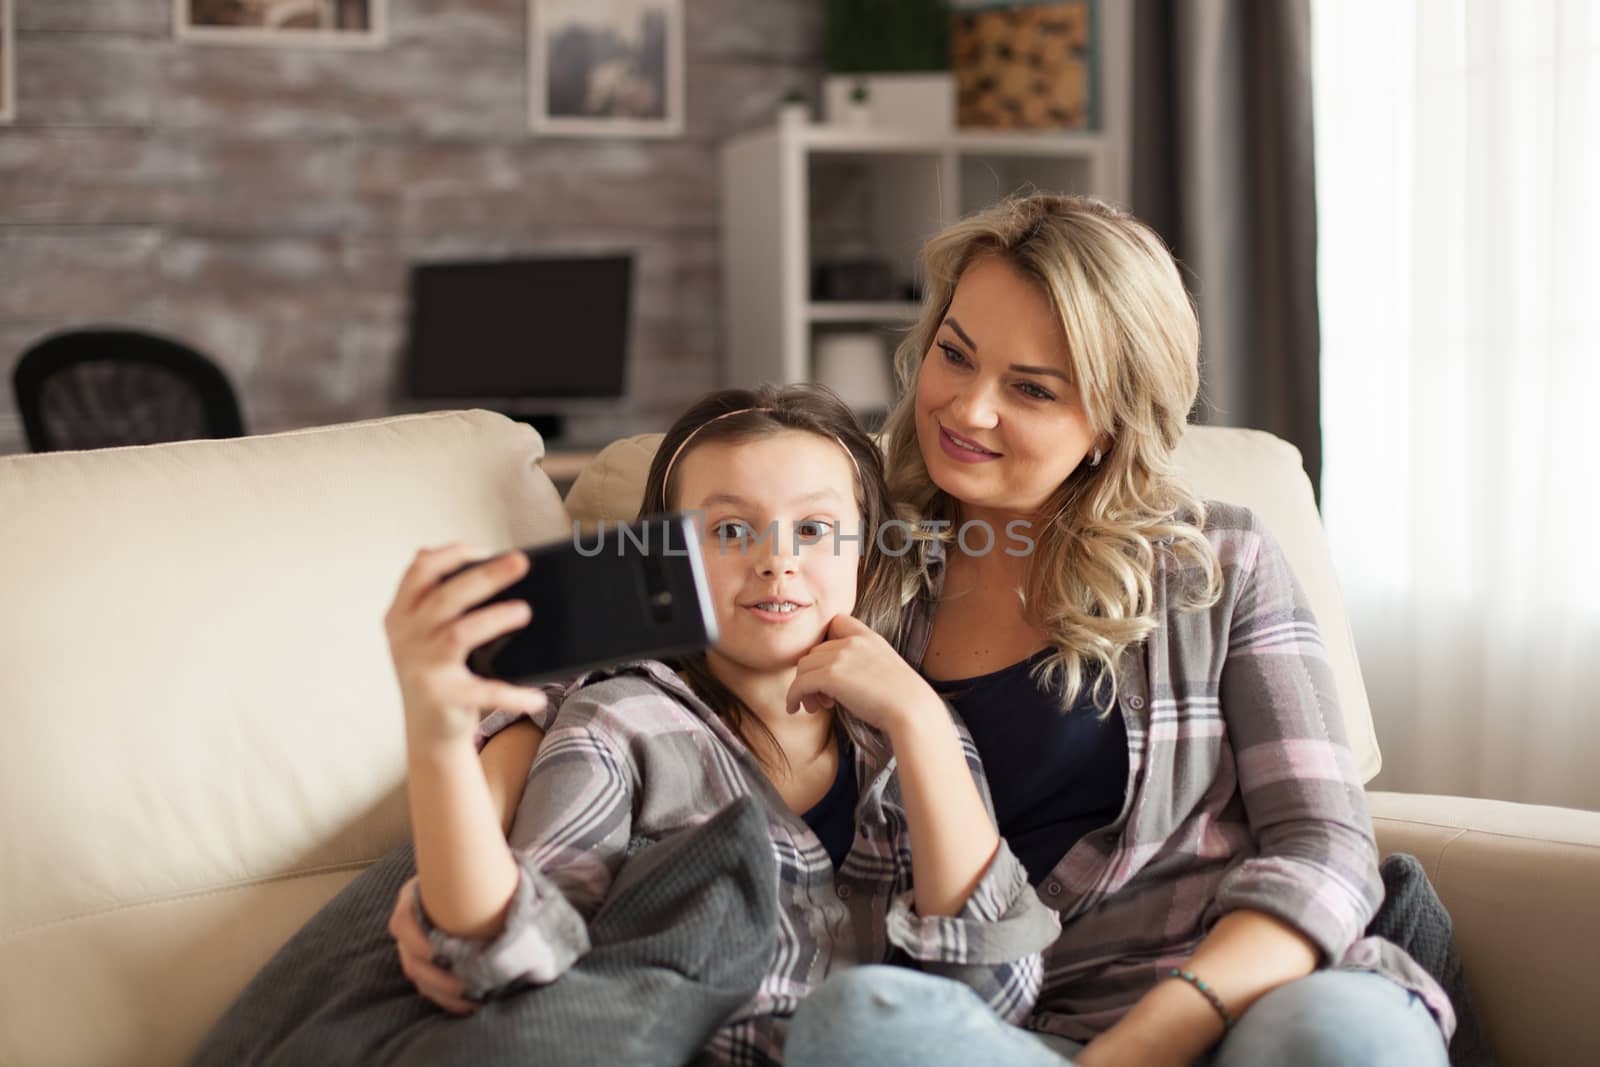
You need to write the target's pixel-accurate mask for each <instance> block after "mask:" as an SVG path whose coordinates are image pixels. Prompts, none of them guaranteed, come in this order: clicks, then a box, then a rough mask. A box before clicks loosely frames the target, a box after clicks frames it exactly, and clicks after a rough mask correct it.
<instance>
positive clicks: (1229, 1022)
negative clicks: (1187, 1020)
mask: <svg viewBox="0 0 1600 1067" xmlns="http://www.w3.org/2000/svg"><path fill="white" fill-rule="evenodd" d="M1167 977H1168V978H1181V979H1183V980H1184V981H1185V982H1188V983H1189V984H1190V985H1192V986H1194V987H1195V988H1196V989H1198V990H1200V995H1201V996H1203V997H1205V998H1206V999H1207V1000H1208V1001H1210V1002H1211V1006H1212V1007H1213V1008H1215V1009H1217V1014H1218V1015H1220V1016H1222V1032H1223V1033H1227V1032H1228V1031H1229V1030H1232V1029H1233V1016H1231V1015H1229V1014H1228V1009H1227V1008H1225V1007H1223V1006H1222V998H1221V997H1219V996H1217V993H1216V990H1214V989H1212V988H1211V987H1210V986H1208V985H1206V983H1205V979H1203V978H1201V977H1199V976H1198V975H1196V974H1195V973H1194V972H1192V971H1181V970H1179V969H1178V968H1176V967H1174V968H1172V969H1171V970H1170V971H1168V972H1167Z"/></svg>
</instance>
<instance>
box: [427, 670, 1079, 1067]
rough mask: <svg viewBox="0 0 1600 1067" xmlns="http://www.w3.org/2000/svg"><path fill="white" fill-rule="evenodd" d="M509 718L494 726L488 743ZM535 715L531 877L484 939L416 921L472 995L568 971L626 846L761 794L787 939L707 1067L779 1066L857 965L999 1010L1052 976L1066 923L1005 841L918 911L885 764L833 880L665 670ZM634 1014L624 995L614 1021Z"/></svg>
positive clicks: (528, 843) (743, 754)
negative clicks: (812, 1010) (789, 1026)
mask: <svg viewBox="0 0 1600 1067" xmlns="http://www.w3.org/2000/svg"><path fill="white" fill-rule="evenodd" d="M597 677H599V678H600V680H599V681H596V680H595V679H596V678H597ZM552 706H554V702H553V705H552ZM516 718H517V716H516V715H514V714H507V713H496V714H494V715H491V716H490V717H489V718H487V719H485V720H484V723H483V724H482V725H481V726H480V728H479V731H478V733H479V744H480V746H481V744H482V743H483V742H484V741H485V740H487V738H488V737H490V736H492V735H493V734H494V733H496V732H497V731H498V730H500V729H503V728H504V727H505V726H507V725H509V724H510V723H511V722H514V721H515V720H516ZM542 718H543V719H544V720H545V721H544V722H543V723H541V725H543V726H546V727H547V733H546V735H545V738H544V742H543V744H541V745H540V748H539V755H538V757H537V758H536V760H535V762H534V772H533V773H531V774H530V777H529V779H528V783H527V786H526V792H525V793H524V795H523V800H522V803H521V805H520V806H519V808H518V810H517V816H516V821H515V823H514V825H513V826H512V830H511V835H510V840H511V845H512V849H513V851H514V853H515V855H516V858H517V860H518V863H519V866H520V868H521V870H520V878H519V884H518V888H517V892H516V895H515V897H514V899H513V901H512V904H511V908H510V910H509V912H508V915H507V917H506V924H505V928H504V930H503V931H502V932H501V934H500V935H499V936H498V937H497V938H495V939H494V940H493V941H490V942H473V941H467V940H464V939H460V938H455V937H450V936H448V935H446V934H444V933H443V932H441V931H439V930H437V929H435V928H433V927H432V925H431V924H430V923H428V922H427V919H426V916H425V915H422V914H420V913H419V919H421V921H422V922H423V928H424V929H425V930H428V931H429V937H430V939H431V940H432V942H433V945H434V948H435V950H436V951H438V952H440V953H442V954H444V955H445V956H447V957H449V959H450V961H451V964H452V968H453V970H454V971H455V973H456V974H458V975H459V976H460V977H461V978H462V979H463V982H464V983H465V985H466V988H467V992H468V993H469V995H474V996H482V995H485V994H487V993H489V992H492V991H495V990H499V989H503V988H505V987H507V986H509V985H511V984H512V983H515V982H532V983H546V982H551V981H554V980H555V979H556V978H558V977H560V975H561V974H562V973H563V972H564V971H565V970H566V969H567V968H568V967H570V966H571V965H572V963H573V962H574V961H575V960H576V959H577V958H578V956H579V955H580V954H581V952H582V951H583V948H584V946H585V945H586V944H587V939H586V937H584V936H583V924H582V920H583V919H585V918H587V917H588V916H590V915H592V914H593V913H594V911H595V909H596V908H597V907H598V906H599V904H600V902H601V900H603V899H604V897H605V895H606V892H607V889H608V887H609V886H610V884H611V881H612V879H613V877H614V876H615V874H616V872H617V870H618V868H619V867H620V866H621V864H622V861H623V859H624V857H625V855H626V854H627V852H628V848H629V842H630V841H632V840H636V839H638V838H641V837H643V838H660V837H664V836H666V835H668V834H671V833H673V832H675V831H678V830H682V829H684V828H686V827H689V826H694V825H697V824H699V823H702V822H704V821H705V820H707V819H709V818H710V817H711V816H712V815H714V814H716V812H718V811H720V810H721V809H722V808H723V807H725V806H726V805H728V804H729V803H731V802H732V801H733V800H735V799H736V798H738V797H740V796H745V795H748V794H756V795H758V796H760V797H762V798H763V799H764V800H765V801H766V804H765V807H766V809H767V812H768V825H769V828H770V830H771V834H772V848H773V851H774V853H775V855H776V858H777V868H778V924H779V936H778V948H777V950H776V952H775V953H774V955H773V959H772V963H771V965H770V969H769V970H768V973H767V975H766V977H765V978H764V979H763V980H762V982H761V985H760V987H759V989H758V990H757V992H756V994H755V996H754V998H753V999H752V1000H751V1001H750V1002H749V1004H747V1005H746V1006H745V1007H744V1008H743V1009H741V1010H740V1011H738V1012H736V1013H735V1014H734V1016H733V1017H732V1018H731V1019H730V1020H729V1021H728V1022H727V1023H725V1024H724V1025H723V1026H722V1027H721V1028H720V1029H719V1030H718V1031H717V1033H716V1034H715V1035H714V1037H713V1038H712V1041H711V1043H710V1044H709V1046H708V1047H707V1050H706V1051H707V1055H706V1056H705V1057H704V1059H705V1060H706V1061H709V1062H713V1063H727V1064H776V1063H780V1062H781V1060H782V1048H783V1040H784V1029H785V1024H786V1023H785V1021H786V1019H787V1017H788V1016H789V1015H791V1014H793V1012H794V1010H795V1008H796V1007H797V1006H798V1005H799V1003H800V1001H801V1000H802V999H803V998H804V997H805V996H806V994H807V993H809V992H810V991H811V990H812V989H813V988H814V987H815V986H816V985H817V984H818V983H820V982H822V981H823V979H825V978H827V977H828V976H829V975H830V974H832V973H833V972H834V971H837V970H840V969H842V968H845V967H849V966H851V965H855V964H864V963H885V962H902V963H904V962H909V963H911V964H913V965H915V966H917V967H919V968H921V969H923V970H926V971H930V972H933V973H938V974H944V975H947V976H949V977H952V978H956V979H959V980H961V981H963V982H965V983H967V984H968V985H969V986H971V987H972V988H973V989H974V990H975V991H976V992H977V993H978V995H979V996H981V997H982V998H983V999H984V1000H985V1001H986V1002H987V1003H988V1004H989V1005H990V1006H991V1007H993V1008H994V1010H995V1011H996V1012H998V1013H999V1014H1000V1015H1001V1016H1002V1017H1004V1018H1006V1019H1009V1020H1011V1021H1013V1022H1021V1021H1022V1020H1024V1019H1026V1018H1027V1017H1028V1014H1029V1012H1030V1011H1031V1010H1032V1007H1033V1002H1034V998H1035V997H1036V996H1037V995H1038V992H1039V988H1040V985H1041V983H1042V980H1043V973H1042V967H1041V964H1040V956H1039V951H1040V949H1042V948H1043V947H1044V946H1045V945H1047V944H1049V943H1050V942H1051V941H1052V940H1053V939H1054V938H1055V935H1056V934H1057V932H1058V930H1059V926H1058V923H1057V921H1056V918H1055V915H1054V913H1052V912H1051V911H1050V910H1049V909H1048V908H1045V907H1043V906H1042V905H1041V904H1040V902H1039V900H1038V898H1037V897H1036V896H1035V895H1034V893H1033V892H1032V891H1031V889H1030V887H1029V885H1028V882H1027V874H1026V872H1025V871H1024V870H1023V867H1022V864H1021V863H1020V862H1019V861H1018V860H1017V859H1016V857H1015V856H1013V855H1012V853H1011V850H1010V849H1009V848H1008V847H1007V846H1006V845H1005V844H1004V843H1002V844H1001V846H1000V849H999V852H998V853H997V854H996V855H995V858H994V860H993V861H992V862H991V863H990V865H989V868H988V869H987V870H986V871H985V873H984V875H983V877H982V879H981V881H980V882H979V883H978V886H977V888H976V889H975V890H974V891H973V894H972V896H971V898H970V899H969V900H968V901H967V903H966V905H965V907H963V908H962V910H961V912H960V913H959V914H958V915H955V916H948V917H940V916H935V917H922V916H919V915H917V914H916V912H915V911H914V910H913V907H912V894H911V841H910V833H909V830H908V829H907V825H906V815H905V809H904V806H903V803H902V801H901V797H900V791H899V779H898V777H897V776H896V775H895V774H894V760H893V759H892V758H890V759H889V760H888V761H887V762H874V758H873V757H871V756H869V755H868V754H866V753H863V752H860V751H857V752H856V754H855V760H856V780H857V781H859V782H860V783H862V788H861V795H860V801H859V803H858V805H857V809H856V816H857V820H856V822H857V825H856V837H855V841H854V842H853V843H852V845H851V848H850V852H849V855H848V856H847V857H846V858H845V860H844V863H843V864H842V865H841V866H840V868H839V870H838V871H837V872H836V871H835V870H834V868H833V864H832V862H831V861H830V860H829V858H828V853H827V851H826V850H825V849H824V848H823V846H822V843H821V842H820V841H819V840H818V839H817V837H816V835H815V834H814V833H812V831H811V830H810V828H809V827H807V826H806V824H805V822H804V821H803V820H802V819H801V818H800V817H799V816H798V815H796V814H795V813H794V812H792V811H791V810H790V809H789V808H788V806H787V805H786V804H785V803H784V802H783V800H782V798H781V797H780V796H779V795H778V793H777V791H776V790H775V789H774V788H773V786H772V783H771V782H770V781H769V780H768V778H767V776H766V775H765V774H764V773H763V772H762V770H761V768H760V766H759V765H758V764H757V763H756V761H755V759H754V757H753V756H752V755H751V754H750V751H749V750H748V749H747V748H746V747H745V745H744V744H743V743H742V742H741V741H740V740H739V739H738V738H737V737H735V736H734V735H733V733H732V732H731V731H730V730H729V729H728V728H727V726H726V725H725V724H724V723H723V722H722V720H721V719H720V718H718V717H717V716H716V714H715V713H713V712H712V711H711V709H710V708H708V707H707V706H706V705H705V704H704V703H703V702H702V701H701V700H700V699H699V698H698V697H697V696H695V694H694V693H693V692H692V691H691V690H690V689H689V687H688V686H687V685H685V684H684V683H683V681H682V680H681V679H679V677H678V676H677V674H676V673H674V672H673V671H672V670H671V669H670V668H668V667H667V666H665V665H664V664H661V663H656V662H646V663H641V664H634V665H631V666H630V667H628V668H625V669H623V670H621V671H618V672H611V673H609V676H602V675H590V676H588V677H587V678H585V679H580V680H579V681H578V682H575V683H573V684H572V685H571V686H570V687H568V688H567V689H566V691H565V695H564V698H563V699H562V700H561V701H560V704H559V711H558V712H557V713H556V714H555V717H554V722H553V723H551V722H550V721H549V719H550V716H549V714H548V713H547V714H546V715H544V716H542ZM953 728H954V729H957V730H958V731H959V732H960V734H961V743H962V747H963V749H964V751H965V754H966V758H967V763H968V765H969V767H970V768H971V770H972V775H973V778H974V779H975V780H976V781H977V782H978V785H979V789H980V791H981V792H982V793H983V797H984V802H985V804H986V805H987V804H989V796H988V790H987V788H986V786H985V785H984V781H983V775H982V770H981V767H980V765H979V763H978V757H977V753H976V751H975V750H974V749H973V746H972V741H971V739H970V738H969V737H968V736H967V734H966V731H965V729H964V728H961V727H960V725H959V723H956V724H953ZM990 817H991V818H992V817H993V810H992V808H991V811H990ZM629 1007H630V1006H627V1005H618V1011H619V1014H620V1013H621V1012H623V1011H625V1010H627V1009H628V1008H629Z"/></svg>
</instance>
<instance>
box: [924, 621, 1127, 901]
mask: <svg viewBox="0 0 1600 1067" xmlns="http://www.w3.org/2000/svg"><path fill="white" fill-rule="evenodd" d="M1050 652H1051V649H1049V648H1042V649H1040V650H1039V651H1038V652H1035V653H1034V654H1033V655H1031V656H1029V657H1028V658H1027V659H1025V660H1023V661H1022V662H1020V663H1013V664H1012V665H1011V666H1009V667H1002V668H1000V669H999V670H997V671H993V672H991V673H989V674H981V675H978V676H977V677H976V678H952V679H948V680H943V681H939V680H935V679H932V678H929V679H928V684H930V685H932V686H933V688H934V690H935V691H936V692H938V693H939V695H940V696H942V697H944V698H945V699H946V700H948V701H949V702H950V703H951V705H952V706H953V707H954V708H955V709H956V711H957V712H959V713H960V715H961V719H962V721H963V722H965V723H966V724H967V729H968V730H969V731H971V733H972V741H973V744H975V745H976V746H977V749H978V755H979V756H981V757H982V758H983V768H984V771H985V773H986V774H987V775H988V778H989V792H990V794H991V795H992V796H993V798H994V813H995V821H996V822H997V823H998V824H999V830H1000V836H1001V837H1003V838H1005V839H1006V843H1007V844H1009V845H1010V846H1011V851H1012V852H1014V853H1016V855H1017V858H1018V859H1020V860H1021V861H1022V865H1023V866H1024V867H1026V868H1027V871H1028V879H1029V881H1031V882H1032V883H1033V884H1034V885H1038V884H1039V883H1040V882H1042V881H1043V880H1044V879H1045V876H1046V875H1048V874H1049V873H1050V872H1051V871H1052V870H1053V869H1054V868H1055V866H1056V864H1057V863H1059V862H1061V857H1062V856H1065V855H1066V854H1067V850H1068V849H1070V848H1071V847H1072V846H1073V845H1075V844H1077V842H1078V839H1079V838H1080V837H1082V836H1083V835H1084V834H1087V833H1089V832H1091V831H1094V830H1098V829H1100V828H1101V827H1102V826H1107V825H1109V824H1111V823H1112V822H1114V821H1116V818H1117V816H1118V815H1120V814H1121V813H1122V801H1123V795H1124V794H1125V793H1126V791H1127V786H1128V731H1127V727H1126V726H1124V724H1123V722H1122V713H1121V711H1120V710H1119V709H1117V708H1112V709H1111V714H1109V715H1105V716H1102V715H1101V714H1100V711H1099V709H1098V708H1096V707H1095V706H1094V701H1093V698H1092V696H1091V695H1090V690H1091V689H1092V688H1093V685H1094V681H1095V679H1096V678H1097V677H1098V673H1097V672H1095V671H1093V670H1092V669H1091V670H1090V671H1087V672H1086V677H1085V682H1084V687H1083V691H1082V692H1081V693H1080V695H1079V697H1078V702H1077V703H1076V704H1075V705H1073V708H1072V710H1071V711H1070V712H1066V713H1063V712H1062V711H1061V709H1060V705H1059V703H1058V701H1057V699H1056V697H1055V696H1054V695H1053V694H1052V693H1049V692H1046V691H1043V690H1041V689H1040V688H1039V686H1038V685H1037V684H1035V683H1034V680H1033V679H1032V678H1031V677H1030V675H1029V672H1031V671H1032V670H1033V668H1034V667H1036V666H1038V665H1039V664H1040V663H1041V662H1042V661H1043V660H1044V659H1045V658H1046V657H1047V656H1048V655H1050ZM924 677H926V675H924Z"/></svg>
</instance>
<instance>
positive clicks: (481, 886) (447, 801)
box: [406, 740, 518, 940]
mask: <svg viewBox="0 0 1600 1067" xmlns="http://www.w3.org/2000/svg"><path fill="white" fill-rule="evenodd" d="M406 766H407V772H408V781H407V795H408V799H409V803H410V808H411V833H412V837H413V839H414V840H415V842H416V853H417V882H418V891H419V892H420V894H421V896H422V903H423V907H424V908H425V909H426V910H427V913H428V918H429V920H430V921H432V923H433V924H434V925H435V926H437V927H438V928H439V929H441V930H443V931H445V932H446V933H448V934H453V935H455V936H457V937H466V938H472V939H475V940H488V939H490V938H493V937H494V936H495V935H497V934H498V933H500V931H501V929H502V928H503V925H504V922H505V915H506V911H507V909H508V907H509V906H510V904H511V900H512V897H513V896H514V895H515V894H516V890H517V879H518V869H517V863H516V860H515V859H514V858H513V857H512V855H511V849H510V847H509V846H508V845H507V844H506V838H505V832H504V830H503V829H502V828H501V821H500V811H499V806H498V805H497V804H496V803H495V800H494V797H493V795H492V793H491V791H490V788H489V784H488V782H487V780H486V779H485V777H484V770H483V768H482V766H480V764H479V762H478V756H477V753H475V752H474V751H473V746H472V743H471V741H470V740H467V741H463V742H461V743H459V744H456V743H452V744H444V745H441V744H438V743H437V742H433V743H425V742H421V741H413V742H411V743H408V745H407V746H406Z"/></svg>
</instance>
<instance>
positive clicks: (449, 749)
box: [406, 712, 477, 760]
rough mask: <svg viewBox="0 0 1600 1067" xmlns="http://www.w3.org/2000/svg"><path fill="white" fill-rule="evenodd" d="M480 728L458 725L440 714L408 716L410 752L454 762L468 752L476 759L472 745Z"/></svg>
mask: <svg viewBox="0 0 1600 1067" xmlns="http://www.w3.org/2000/svg"><path fill="white" fill-rule="evenodd" d="M476 732H477V726H476V725H475V724H473V725H461V726H454V725H450V724H448V723H447V722H446V720H445V717H444V716H442V715H439V714H438V713H432V714H429V715H427V716H414V715H412V714H410V713H409V712H408V713H407V714H406V751H407V752H408V753H410V754H411V755H412V756H413V757H415V758H418V759H426V760H447V759H453V758H455V757H457V756H459V755H460V753H461V752H462V751H463V750H465V751H467V752H469V753H471V754H472V755H474V756H476V754H477V753H476V750H475V746H474V745H473V743H472V739H473V735H474V733H476Z"/></svg>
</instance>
